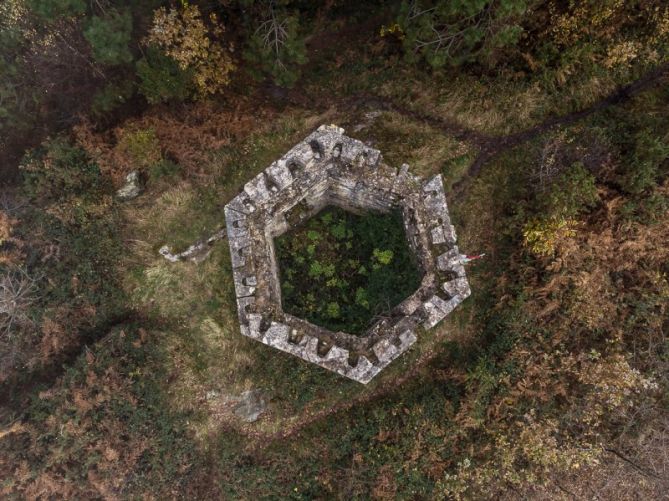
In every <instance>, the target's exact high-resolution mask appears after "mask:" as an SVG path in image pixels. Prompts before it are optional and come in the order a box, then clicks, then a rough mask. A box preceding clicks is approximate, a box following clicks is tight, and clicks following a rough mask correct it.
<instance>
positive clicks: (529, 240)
mask: <svg viewBox="0 0 669 501" xmlns="http://www.w3.org/2000/svg"><path fill="white" fill-rule="evenodd" d="M575 228H576V221H575V220H573V219H565V218H549V219H534V220H532V221H530V222H529V223H527V224H526V225H525V227H524V228H523V241H524V243H525V246H526V247H528V248H529V249H530V251H532V252H533V253H534V254H538V255H540V256H552V255H553V254H555V250H556V246H557V244H558V242H559V241H560V239H565V238H571V237H574V236H576V230H575Z"/></svg>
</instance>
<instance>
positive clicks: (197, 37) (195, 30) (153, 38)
mask: <svg viewBox="0 0 669 501" xmlns="http://www.w3.org/2000/svg"><path fill="white" fill-rule="evenodd" d="M223 32H224V27H223V25H222V24H221V23H220V22H219V20H218V17H217V16H216V14H213V13H212V14H211V15H210V16H209V25H207V24H205V22H204V20H203V18H202V14H201V13H200V9H199V8H198V7H197V5H189V4H184V6H183V8H182V9H180V10H177V9H170V10H169V11H168V10H167V9H165V8H164V7H161V8H159V9H157V10H156V11H155V14H154V18H153V26H152V27H151V30H150V32H149V35H148V37H147V38H146V43H147V45H149V46H153V47H155V48H157V49H160V50H162V52H163V53H164V54H165V55H166V56H168V57H170V58H172V59H173V60H174V61H175V62H176V63H177V65H178V66H179V69H180V70H181V71H182V72H186V73H188V74H190V75H191V77H192V80H193V84H194V85H195V88H196V89H197V92H198V93H199V94H200V95H208V94H215V93H216V92H219V91H221V90H222V89H223V88H224V87H225V86H227V85H228V83H229V82H230V76H229V74H230V72H232V71H233V70H234V68H235V65H234V63H233V62H232V57H231V55H230V51H229V50H228V49H227V48H225V47H223V45H222V44H221V37H222V35H223ZM165 63H166V62H165V61H164V60H163V61H161V65H162V68H163V69H162V71H163V72H165V70H168V65H166V64H165ZM143 70H144V74H145V76H146V77H148V76H149V74H148V71H147V70H148V68H147V67H144V68H143ZM164 90H165V89H163V91H164ZM153 95H154V96H156V94H155V93H154V94H153Z"/></svg>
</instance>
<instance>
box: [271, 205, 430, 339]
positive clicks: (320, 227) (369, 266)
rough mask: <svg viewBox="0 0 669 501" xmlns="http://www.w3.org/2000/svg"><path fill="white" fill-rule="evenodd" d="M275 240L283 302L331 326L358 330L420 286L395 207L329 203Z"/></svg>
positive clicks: (305, 316) (303, 315)
mask: <svg viewBox="0 0 669 501" xmlns="http://www.w3.org/2000/svg"><path fill="white" fill-rule="evenodd" d="M275 247H276V254H277V261H278V264H279V273H280V280H281V294H282V301H283V308H284V310H285V311H286V312H287V313H290V314H292V315H295V316H297V317H300V318H303V319H305V320H308V321H310V322H312V323H314V324H316V325H320V326H321V327H325V328H327V329H330V330H332V331H344V332H348V333H350V334H363V333H364V331H365V330H366V329H367V328H368V327H369V326H370V325H371V324H372V323H373V321H374V320H375V319H376V318H378V316H379V315H382V314H383V313H385V312H387V311H389V310H390V309H392V308H393V307H394V306H396V305H398V304H399V303H400V302H402V300H404V299H406V298H407V297H409V296H410V295H411V294H412V293H413V292H415V291H416V289H418V287H419V286H420V281H421V273H420V271H419V269H418V267H417V265H416V263H415V259H414V257H413V254H412V252H411V250H410V248H409V246H408V244H407V241H406V236H405V232H404V226H403V222H402V214H401V213H400V212H399V211H393V212H391V213H388V214H382V213H378V212H365V213H363V214H360V215H358V214H353V213H351V212H348V211H346V210H343V209H341V208H338V207H327V208H326V209H325V210H323V211H322V212H320V213H319V214H317V215H316V216H314V217H312V218H310V219H309V220H308V221H306V222H305V223H304V224H303V225H301V226H299V227H298V228H296V229H294V230H292V231H289V232H288V233H286V234H284V235H281V236H280V237H279V238H277V239H275Z"/></svg>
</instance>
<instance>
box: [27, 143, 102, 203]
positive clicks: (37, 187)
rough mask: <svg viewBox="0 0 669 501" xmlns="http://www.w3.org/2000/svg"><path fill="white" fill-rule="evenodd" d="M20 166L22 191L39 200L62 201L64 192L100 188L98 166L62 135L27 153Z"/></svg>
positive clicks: (80, 192) (86, 192)
mask: <svg viewBox="0 0 669 501" xmlns="http://www.w3.org/2000/svg"><path fill="white" fill-rule="evenodd" d="M21 170H22V172H23V179H24V190H25V192H26V194H27V195H29V196H30V197H31V198H33V199H34V200H37V201H39V202H41V203H47V202H55V201H62V200H63V197H64V196H70V197H71V196H86V195H90V194H92V193H96V192H98V190H99V189H100V188H101V183H100V170H99V168H98V166H97V165H96V164H95V163H93V162H91V161H90V159H89V158H88V156H87V155H86V153H85V152H84V151H83V150H81V149H79V148H76V147H74V146H72V145H71V144H69V143H68V142H67V141H66V140H65V139H63V138H58V139H54V140H51V141H48V142H46V143H45V144H44V145H42V146H41V147H40V148H38V149H36V150H35V151H33V152H31V153H29V154H28V155H27V156H26V158H25V159H24V161H23V163H22V165H21Z"/></svg>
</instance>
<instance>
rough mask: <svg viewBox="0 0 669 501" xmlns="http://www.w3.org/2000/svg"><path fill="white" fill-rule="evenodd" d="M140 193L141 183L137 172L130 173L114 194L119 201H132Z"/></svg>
mask: <svg viewBox="0 0 669 501" xmlns="http://www.w3.org/2000/svg"><path fill="white" fill-rule="evenodd" d="M141 192H142V183H141V181H140V179H139V172H137V171H136V170H134V171H132V172H131V173H130V174H128V175H127V176H126V177H125V184H124V185H123V186H121V187H120V188H119V189H118V191H117V192H116V196H117V197H119V198H120V199H121V200H132V199H133V198H137V197H138V196H139V194H140V193H141Z"/></svg>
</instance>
